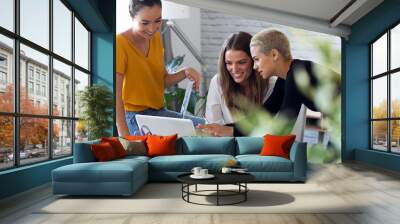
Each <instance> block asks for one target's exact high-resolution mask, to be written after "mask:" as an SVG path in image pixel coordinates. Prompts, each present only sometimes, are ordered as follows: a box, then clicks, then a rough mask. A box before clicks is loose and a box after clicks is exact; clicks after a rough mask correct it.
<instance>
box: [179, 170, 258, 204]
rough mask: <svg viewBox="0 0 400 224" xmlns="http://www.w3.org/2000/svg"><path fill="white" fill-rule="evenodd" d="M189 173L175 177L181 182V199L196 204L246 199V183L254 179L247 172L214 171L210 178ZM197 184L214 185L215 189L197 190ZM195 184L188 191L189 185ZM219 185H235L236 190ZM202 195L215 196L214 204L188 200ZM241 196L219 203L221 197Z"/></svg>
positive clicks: (239, 201)
mask: <svg viewBox="0 0 400 224" xmlns="http://www.w3.org/2000/svg"><path fill="white" fill-rule="evenodd" d="M190 175H191V173H188V174H182V175H179V176H178V177H177V179H178V181H180V182H181V183H182V189H181V190H182V199H183V200H184V201H186V202H188V203H192V204H198V205H217V206H220V205H234V204H238V203H241V202H245V201H246V200H247V192H248V191H249V188H248V187H247V183H249V182H252V181H254V180H255V177H254V176H253V175H251V174H248V173H227V174H222V173H216V174H213V175H214V176H215V177H214V178H212V179H193V178H191V177H190ZM198 184H205V185H216V189H215V190H197V185H198ZM193 185H194V186H195V190H194V191H190V186H193ZM220 185H236V186H238V188H237V190H223V189H220ZM209 192H215V194H205V193H209ZM191 195H192V196H193V195H194V196H204V197H210V196H211V197H216V199H217V203H216V204H202V203H197V202H193V201H190V196H191ZM232 196H241V197H240V199H239V200H237V201H234V202H231V203H223V202H222V203H221V197H232Z"/></svg>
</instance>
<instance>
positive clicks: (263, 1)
mask: <svg viewBox="0 0 400 224" xmlns="http://www.w3.org/2000/svg"><path fill="white" fill-rule="evenodd" d="M226 1H227V2H235V3H239V4H246V5H251V6H256V7H261V8H265V9H272V10H277V11H281V12H286V13H290V14H296V15H300V16H307V17H311V18H317V19H323V20H326V21H329V20H330V19H331V18H332V17H333V16H334V15H335V14H336V13H337V12H339V11H340V10H341V9H342V8H343V7H345V6H346V4H347V3H349V2H350V1H351V0H250V1H243V0H226Z"/></svg>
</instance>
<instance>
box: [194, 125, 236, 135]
mask: <svg viewBox="0 0 400 224" xmlns="http://www.w3.org/2000/svg"><path fill="white" fill-rule="evenodd" d="M197 128H199V129H200V131H202V132H203V133H205V134H207V135H212V136H220V137H222V136H233V127H229V126H225V125H222V124H200V125H199V126H197Z"/></svg>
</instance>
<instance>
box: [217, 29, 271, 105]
mask: <svg viewBox="0 0 400 224" xmlns="http://www.w3.org/2000/svg"><path fill="white" fill-rule="evenodd" d="M251 37H252V36H251V34H249V33H246V32H238V33H233V34H231V35H230V36H229V37H228V39H226V41H225V43H224V44H223V46H222V48H221V52H220V55H219V59H218V72H219V75H220V76H219V81H220V85H221V89H222V94H223V97H224V99H225V102H226V105H227V106H228V108H229V110H231V111H234V110H243V109H244V108H242V107H241V106H240V105H238V102H239V103H240V102H241V101H240V100H238V99H240V97H242V98H243V97H245V99H246V100H249V101H250V103H253V104H257V105H260V104H262V103H263V102H262V101H263V98H264V95H265V93H266V90H267V88H268V82H269V81H268V79H266V80H264V79H262V77H261V76H259V75H257V74H256V73H255V71H254V70H253V69H252V72H251V74H250V76H249V77H248V85H249V86H248V88H250V91H249V95H247V96H246V93H245V90H244V89H243V87H242V86H241V85H239V84H238V83H236V82H235V81H234V80H233V78H232V76H231V75H230V74H229V71H228V69H227V68H226V64H225V53H226V52H227V51H228V50H237V51H243V52H245V53H246V54H247V55H248V56H249V58H250V59H251V58H252V57H251V54H250V40H251ZM251 61H252V63H251V66H252V68H253V60H252V59H251Z"/></svg>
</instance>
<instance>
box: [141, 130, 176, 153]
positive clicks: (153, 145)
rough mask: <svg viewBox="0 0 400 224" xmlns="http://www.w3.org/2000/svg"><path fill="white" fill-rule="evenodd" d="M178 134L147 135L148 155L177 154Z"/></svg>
mask: <svg viewBox="0 0 400 224" xmlns="http://www.w3.org/2000/svg"><path fill="white" fill-rule="evenodd" d="M177 138H178V135H176V134H175V135H170V136H159V135H149V136H147V140H146V143H147V148H148V149H149V150H148V151H147V155H148V156H164V155H175V154H176V139H177Z"/></svg>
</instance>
